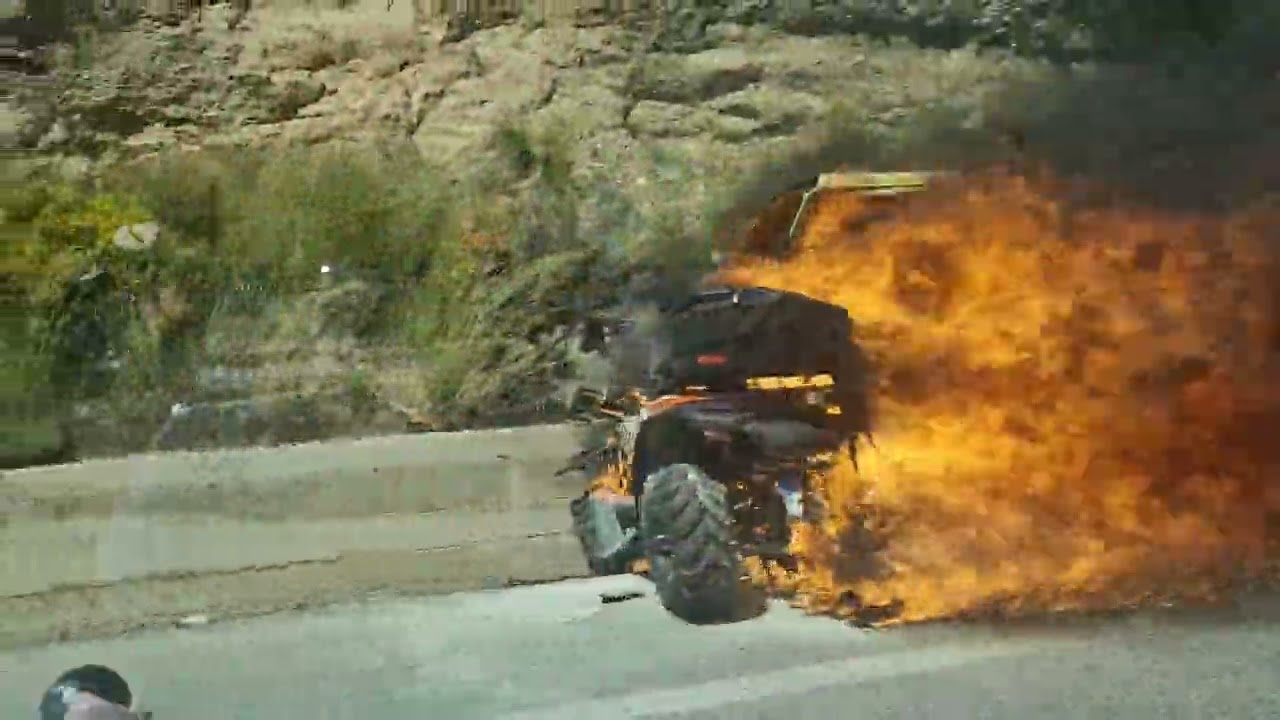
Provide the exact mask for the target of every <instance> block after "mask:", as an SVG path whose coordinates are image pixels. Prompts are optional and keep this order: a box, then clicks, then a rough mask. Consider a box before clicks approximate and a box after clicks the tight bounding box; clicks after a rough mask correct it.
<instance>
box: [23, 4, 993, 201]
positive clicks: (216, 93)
mask: <svg viewBox="0 0 1280 720" xmlns="http://www.w3.org/2000/svg"><path fill="white" fill-rule="evenodd" d="M220 7H222V6H219V7H216V8H215V11H216V10H218V9H219V8H220ZM391 17H394V16H391ZM226 19H227V18H225V17H222V16H221V15H220V14H219V13H218V12H211V13H210V14H209V15H207V16H206V18H205V20H204V22H203V24H201V25H198V26H196V25H184V26H181V27H163V26H159V25H155V24H146V23H144V24H142V25H140V26H139V27H137V28H135V29H132V30H129V31H126V32H124V33H122V34H120V35H119V36H116V37H109V38H108V37H105V36H104V37H102V38H101V39H100V40H99V44H98V45H97V47H96V48H95V52H96V56H95V59H94V61H93V64H92V66H91V67H88V68H87V69H79V70H74V69H73V70H69V71H68V72H67V74H66V77H65V79H64V82H63V83H61V84H60V85H59V92H58V93H57V94H56V95H48V96H46V97H45V102H46V103H47V105H46V106H45V107H44V108H39V107H34V106H32V107H29V110H28V111H29V112H30V113H31V117H30V118H29V119H28V121H27V122H26V124H25V127H24V129H23V133H22V142H23V143H24V144H25V145H27V146H29V147H38V148H40V149H41V150H42V151H46V152H67V153H76V154H82V153H102V152H107V151H118V152H127V153H131V154H140V153H147V152H155V151H157V150H161V149H163V148H166V147H170V146H175V145H181V146H189V145H203V146H248V145H260V144H264V143H271V142H284V143H323V142H328V141H334V140H345V139H357V138H362V137H368V136H371V135H372V136H384V137H385V136H395V137H407V138H412V140H413V142H414V144H415V145H416V146H417V147H418V148H419V149H420V150H421V151H422V152H423V153H424V154H426V155H428V156H430V157H433V158H436V159H444V160H450V161H454V162H458V163H466V162H468V160H469V158H471V157H472V154H473V153H474V151H475V149H476V148H477V147H478V146H479V145H480V144H482V143H483V142H484V141H485V140H486V139H487V138H488V137H489V136H490V135H491V134H492V132H493V131H494V129H495V128H497V127H498V126H500V125H501V124H502V123H504V122H511V121H515V120H519V121H522V122H526V121H527V122H531V123H533V124H535V125H538V124H549V123H556V124H559V125H567V126H568V129H569V131H570V132H571V133H572V137H573V138H574V140H575V141H576V152H577V155H578V157H577V158H576V159H577V160H578V161H579V162H578V163H577V164H576V165H577V167H579V168H582V169H590V168H593V167H606V168H608V169H609V170H610V171H611V174H613V171H614V170H615V169H619V168H621V169H622V173H621V174H614V176H615V178H616V179H618V180H619V181H622V182H626V181H628V180H634V179H638V178H639V177H641V176H643V175H644V174H645V172H644V171H643V169H645V168H646V161H647V160H650V159H652V158H653V157H654V156H655V155H667V156H670V154H671V153H678V154H679V157H680V160H681V162H682V163H688V164H689V165H690V167H700V168H710V167H714V166H715V165H717V164H722V163H725V162H732V161H736V160H739V159H743V158H744V157H745V156H746V155H749V154H751V155H758V153H759V152H760V150H761V149H762V148H766V147H769V146H773V145H778V144H780V143H783V142H785V141H787V140H789V139H791V138H794V137H795V136H796V135H797V134H799V133H801V132H802V131H804V130H805V129H806V128H810V127H812V126H814V125H815V124H817V123H821V122H822V121H823V119H824V118H827V117H829V116H830V115H831V113H832V112H833V111H837V112H839V113H842V114H843V116H844V118H843V119H844V120H845V121H847V122H859V123H863V124H868V125H874V126H884V127H893V126H895V125H898V124H900V123H902V122H903V121H904V120H905V119H906V118H907V117H908V116H909V115H910V114H911V113H912V112H913V111H914V110H917V109H920V108H924V107H930V106H935V105H939V104H947V105H953V106H957V107H959V108H960V109H962V110H970V111H976V109H977V108H978V107H979V106H980V104H981V101H982V97H983V94H984V92H985V91H986V90H987V89H988V88H990V87H992V85H993V83H997V82H999V81H1000V80H1001V79H1004V78H1006V77H1007V76H1008V75H1009V73H1010V72H1012V71H1013V67H1012V63H1010V62H1009V61H1007V60H1006V59H1005V58H1003V57H1002V56H1000V55H998V54H996V53H988V54H986V55H979V54H977V53H975V52H973V51H968V50H957V51H928V50H920V49H918V48H915V47H911V46H908V45H905V44H903V45H901V46H894V45H893V44H886V43H879V42H876V43H872V42H870V41H865V40H862V39H859V38H857V37H849V36H840V37H811V36H801V35H787V34H783V33H778V32H773V31H769V30H767V29H764V28H748V27H743V26H739V25H733V24H721V25H715V26H712V27H710V28H709V29H708V31H707V39H706V40H705V41H704V42H703V43H701V46H702V47H701V49H699V50H697V51H696V52H687V53H672V52H661V51H656V50H655V49H654V48H655V40H654V37H653V35H652V33H651V32H650V31H648V30H646V29H645V28H643V27H633V28H628V27H620V26H596V27H571V26H563V25H562V26H552V27H539V28H535V29H529V28H528V27H526V26H524V25H521V24H512V25H507V26H503V27H497V28H492V29H487V30H481V31H478V32H475V33H473V34H470V35H468V36H466V37H464V38H461V39H454V38H453V37H451V36H450V33H449V32H448V30H447V29H445V28H443V27H441V28H413V27H410V26H409V25H408V24H407V23H406V22H405V20H404V19H403V18H398V19H393V20H389V19H384V18H383V17H381V16H380V15H379V14H378V13H356V12H352V13H341V12H337V11H335V12H330V13H327V14H324V13H322V14H319V15H317V14H309V15H302V14H290V13H271V12H267V11H263V12H260V13H256V14H250V15H249V16H247V17H246V18H244V19H243V20H241V21H239V22H238V23H236V24H235V25H234V27H233V28H231V29H228V23H227V22H226Z"/></svg>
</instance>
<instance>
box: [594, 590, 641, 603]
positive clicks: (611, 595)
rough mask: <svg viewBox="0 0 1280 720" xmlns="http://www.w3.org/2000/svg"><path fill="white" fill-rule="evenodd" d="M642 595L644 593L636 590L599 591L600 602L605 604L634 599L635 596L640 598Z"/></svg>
mask: <svg viewBox="0 0 1280 720" xmlns="http://www.w3.org/2000/svg"><path fill="white" fill-rule="evenodd" d="M642 597H644V593H642V592H639V591H638V590H626V591H623V592H603V593H600V602H602V603H604V604H605V605H612V604H613V603H620V602H626V601H628V600H635V599H637V598H642Z"/></svg>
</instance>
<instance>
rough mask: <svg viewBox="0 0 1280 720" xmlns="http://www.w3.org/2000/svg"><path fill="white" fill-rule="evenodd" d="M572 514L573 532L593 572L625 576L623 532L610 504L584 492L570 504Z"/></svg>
mask: <svg viewBox="0 0 1280 720" xmlns="http://www.w3.org/2000/svg"><path fill="white" fill-rule="evenodd" d="M569 514H570V515H572V517H573V534H574V535H576V536H577V537H578V544H579V545H580V546H581V547H582V555H583V557H585V558H586V560H587V568H588V569H589V570H591V574H592V575H624V574H626V573H627V572H629V570H630V568H629V560H630V558H628V557H627V556H626V555H627V554H626V553H625V552H623V548H624V547H625V544H626V540H627V539H628V537H627V534H626V531H625V530H624V529H623V527H622V523H621V521H620V520H619V518H618V515H617V512H616V510H615V509H614V507H613V506H612V505H610V504H609V503H607V502H605V501H603V500H600V499H598V498H593V497H591V495H590V494H583V495H582V496H580V497H577V498H574V499H573V500H572V501H571V502H570V503H569Z"/></svg>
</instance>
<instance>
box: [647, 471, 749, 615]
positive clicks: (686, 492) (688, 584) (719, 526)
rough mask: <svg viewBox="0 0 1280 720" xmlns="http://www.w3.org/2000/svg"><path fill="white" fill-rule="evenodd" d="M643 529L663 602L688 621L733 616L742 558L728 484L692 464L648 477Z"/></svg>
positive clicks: (737, 602) (738, 596) (739, 594)
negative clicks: (737, 545)
mask: <svg viewBox="0 0 1280 720" xmlns="http://www.w3.org/2000/svg"><path fill="white" fill-rule="evenodd" d="M640 502H641V506H640V528H641V529H640V532H641V536H642V537H643V538H644V539H645V547H646V555H647V557H648V560H649V577H650V579H651V580H653V583H654V585H655V586H656V588H657V591H658V597H659V599H660V600H661V601H662V605H663V607H664V608H666V609H667V611H668V612H670V613H671V614H672V615H675V616H676V617H678V618H680V619H681V620H684V621H686V622H691V623H698V624H705V623H716V622H726V621H730V620H733V619H734V618H735V617H736V616H737V614H738V611H739V606H740V603H741V599H742V589H741V582H742V573H743V570H742V560H741V558H740V557H739V555H738V550H737V547H736V544H735V542H734V537H735V533H734V520H733V515H732V514H731V512H730V508H729V500H728V497H727V493H726V489H725V487H724V485H721V484H720V483H718V482H716V481H715V480H713V479H712V478H710V477H708V476H707V474H706V473H704V472H703V471H702V470H701V469H699V468H697V467H695V466H693V465H685V464H679V465H669V466H667V467H664V468H662V469H661V470H659V471H657V472H655V473H653V474H652V475H650V476H649V477H648V478H647V479H646V480H645V491H644V495H643V496H642V499H641V501H640Z"/></svg>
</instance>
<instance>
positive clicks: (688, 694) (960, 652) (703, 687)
mask: <svg viewBox="0 0 1280 720" xmlns="http://www.w3.org/2000/svg"><path fill="white" fill-rule="evenodd" d="M1041 649H1043V646H1042V645H1039V646H1037V645H1033V644H1026V645H1021V644H1020V645H988V646H981V647H973V646H964V647H946V646H942V647H934V648H926V649H919V650H911V651H903V652H894V653H886V654H883V655H870V656H864V657H857V658H850V659H848V660H836V661H831V662H824V663H817V664H814V665H802V666H799V667H792V668H787V669H785V670H774V671H770V672H763V673H756V674H753V675H745V676H741V677H734V678H724V679H721V680H712V681H710V682H704V683H697V684H693V685H685V686H682V687H674V688H662V689H652V690H641V691H638V692H634V693H627V694H623V695H615V696H613V697H607V698H598V699H593V700H583V701H580V702H571V703H566V704H562V705H551V706H545V707H539V708H532V709H529V710H524V711H517V712H513V713H507V714H505V715H502V716H500V719H499V720H567V719H568V718H583V719H584V720H599V719H600V718H611V719H612V718H645V717H653V716H658V715H675V714H679V713H689V712H695V711H699V710H713V709H715V708H719V707H724V706H726V705H732V704H735V703H742V702H752V701H758V700H763V699H765V698H769V697H776V696H779V695H791V694H801V693H806V692H811V691H814V690H821V689H824V688H829V687H836V686H840V685H845V686H851V685H857V684H861V683H868V682H874V681H876V680H885V679H888V678H893V677H899V676H903V675H922V674H927V673H932V672H937V671H940V670H947V669H950V668H954V667H959V666H961V665H968V664H970V663H977V662H984V661H990V660H1000V659H1005V658H1011V657H1016V656H1019V655H1025V654H1028V653H1031V652H1035V651H1037V650H1041Z"/></svg>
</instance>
